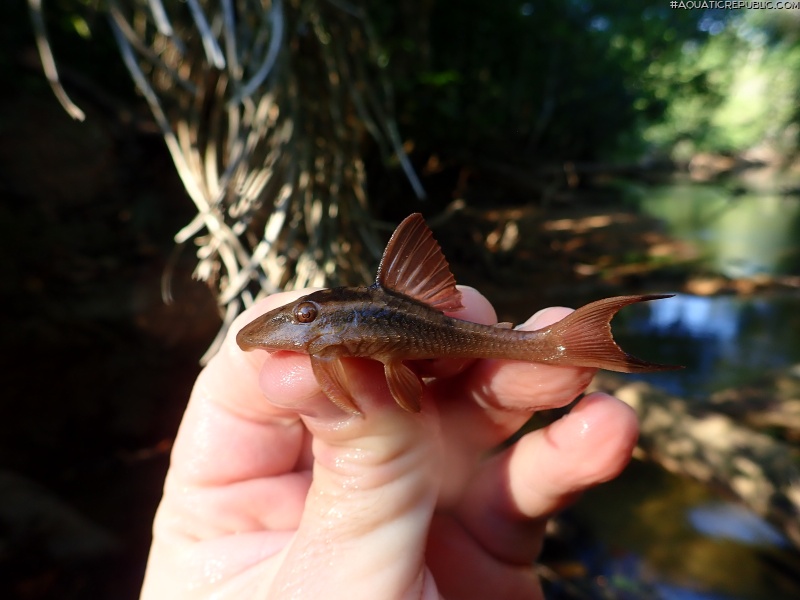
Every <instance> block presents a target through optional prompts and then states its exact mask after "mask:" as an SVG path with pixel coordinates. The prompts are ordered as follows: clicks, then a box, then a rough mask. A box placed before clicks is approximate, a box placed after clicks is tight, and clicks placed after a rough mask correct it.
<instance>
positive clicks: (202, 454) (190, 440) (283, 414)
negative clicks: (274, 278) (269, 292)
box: [170, 291, 304, 486]
mask: <svg viewBox="0 0 800 600" xmlns="http://www.w3.org/2000/svg"><path fill="white" fill-rule="evenodd" d="M302 294H303V292H302V291H298V292H285V293H281V294H275V295H273V296H270V297H269V298H267V299H266V300H265V301H263V302H260V303H258V305H256V306H254V307H251V308H249V309H248V310H246V311H244V312H243V313H242V314H241V315H239V316H238V317H237V318H236V320H234V322H233V324H232V326H231V328H230V331H228V334H227V336H226V338H225V341H224V342H223V344H222V347H221V348H220V351H219V352H218V353H217V355H216V356H214V358H213V359H212V360H211V361H210V362H209V364H208V365H207V366H206V367H205V368H204V369H203V370H202V371H201V372H200V375H199V376H198V378H197V382H196V383H195V386H194V389H193V390H192V393H191V396H190V399H189V404H188V406H187V408H186V412H185V414H184V418H183V420H182V422H181V426H180V429H179V430H178V435H177V437H176V439H175V445H174V447H173V451H172V463H171V465H170V475H171V477H172V478H177V479H178V480H180V481H181V482H182V483H183V484H186V485H203V486H215V485H226V484H229V483H232V482H237V481H244V480H249V479H253V478H258V477H269V476H274V475H277V474H281V473H286V472H288V471H291V470H292V469H293V468H294V466H295V464H296V463H297V461H298V459H299V456H300V453H301V450H302V443H303V435H304V427H303V425H302V423H301V422H300V420H299V419H298V417H297V416H296V415H295V414H292V413H290V412H287V411H282V410H281V409H279V408H277V407H275V406H274V405H272V404H270V403H268V402H266V401H265V399H264V395H263V393H262V392H261V390H260V388H259V385H258V376H259V371H260V370H261V366H262V364H263V363H264V361H265V360H266V357H267V354H266V353H264V352H242V351H241V350H240V349H239V347H238V346H237V345H236V340H235V337H236V332H237V331H239V329H241V328H242V326H243V325H244V324H245V323H247V322H249V321H251V320H252V319H254V318H255V317H256V316H257V315H259V314H261V313H263V312H265V311H267V310H270V309H272V308H274V307H277V306H280V305H282V304H285V303H287V302H290V301H291V300H292V299H294V298H297V297H299V296H301V295H302Z"/></svg>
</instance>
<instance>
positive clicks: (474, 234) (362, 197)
mask: <svg viewBox="0 0 800 600" xmlns="http://www.w3.org/2000/svg"><path fill="white" fill-rule="evenodd" d="M671 4H672V5H675V3H671V2H669V1H667V0H661V1H658V2H652V1H649V0H648V1H642V2H636V3H631V2H622V1H619V2H617V1H614V0H608V1H599V0H598V1H588V0H587V1H584V0H569V1H559V2H556V1H548V0H539V1H532V2H525V1H520V0H513V1H512V0H502V1H498V2H477V1H474V0H459V1H454V0H411V1H409V2H403V3H391V2H368V1H366V0H364V1H361V0H357V1H356V2H354V3H347V2H343V1H340V0H328V1H325V0H296V1H295V2H292V3H286V4H283V3H280V4H278V3H274V2H273V3H270V2H264V3H255V2H249V1H247V0H239V1H236V2H220V3H216V2H210V1H209V2H205V1H201V2H199V3H193V2H187V3H178V2H165V3H164V4H163V5H162V4H161V3H160V2H157V1H156V0H152V1H150V2H144V1H141V2H137V1H134V0H131V1H130V2H122V1H120V2H111V3H109V4H108V5H107V6H106V5H105V4H103V3H99V4H98V3H94V2H89V1H88V0H81V1H79V2H69V1H67V0H52V1H51V2H49V3H47V5H46V6H45V7H44V10H43V11H38V12H37V11H36V10H35V8H36V3H35V2H32V7H33V8H34V10H33V11H32V14H33V19H32V18H31V12H29V9H28V7H26V6H25V4H24V3H21V2H17V3H12V4H8V5H6V6H5V14H4V16H5V18H4V19H3V20H2V22H0V32H1V33H2V35H0V43H1V44H3V46H4V47H3V49H2V52H0V79H1V80H2V83H3V89H4V90H5V91H4V93H3V94H2V97H0V105H2V108H1V109H0V140H2V143H1V144H0V173H1V174H2V175H1V176H0V189H2V196H3V201H2V202H1V203H0V228H1V230H2V239H3V242H4V251H3V253H2V257H1V258H0V261H1V262H2V271H3V273H4V277H3V278H2V279H0V286H2V292H3V298H5V300H4V306H5V307H6V312H5V313H4V316H5V318H4V320H3V326H2V329H3V332H4V336H3V339H4V341H5V348H6V349H5V351H4V369H3V373H4V375H3V380H4V381H5V384H6V388H5V389H6V391H5V393H4V401H3V405H2V406H3V413H4V415H3V419H2V420H0V596H1V597H3V598H19V599H40V598H122V599H125V598H136V597H137V596H138V589H139V586H140V583H141V578H142V574H143V570H144V565H145V560H146V554H147V549H148V545H149V541H150V526H151V521H152V517H153V513H154V511H155V508H156V506H157V503H158V500H159V498H160V494H161V486H162V483H163V478H164V474H165V472H166V469H167V465H168V460H169V451H170V447H171V443H172V440H173V438H174V435H175V431H176V429H177V426H178V423H179V421H180V417H181V414H182V411H183V408H184V406H185V403H186V400H187V398H188V395H189V391H190V389H191V385H192V382H193V381H194V378H195V377H196V375H197V373H198V371H199V369H200V361H201V358H202V357H203V356H204V355H205V354H206V353H207V352H208V350H209V348H211V352H213V343H214V340H215V337H216V336H217V335H218V332H219V331H220V330H224V328H225V325H226V323H228V322H229V321H230V319H231V318H232V317H233V316H234V315H235V314H236V313H237V312H238V311H240V310H241V309H242V307H243V306H247V305H249V304H250V303H252V302H253V301H254V299H256V298H257V297H259V296H260V295H264V294H267V293H270V292H272V291H274V290H277V289H281V288H284V287H293V286H304V285H308V284H317V285H323V284H324V285H329V284H339V283H348V284H357V283H365V282H367V281H368V280H369V278H370V277H371V276H372V274H374V269H375V265H376V264H377V259H378V257H379V253H380V251H381V250H382V248H383V245H384V243H385V241H386V239H387V238H388V235H389V233H390V232H391V231H392V229H393V228H394V226H395V225H396V224H397V223H398V222H399V221H400V219H401V218H403V217H405V216H407V215H408V214H409V213H411V212H417V211H420V212H422V213H423V214H424V215H425V216H426V218H427V219H428V221H429V223H430V224H431V226H432V228H433V229H434V232H435V234H436V237H437V239H439V241H440V242H441V244H442V246H443V248H444V252H445V255H446V256H447V257H448V259H449V260H450V263H451V266H452V268H453V270H454V272H455V274H456V278H457V279H458V281H459V282H460V283H464V284H468V285H472V286H475V287H477V288H478V289H480V290H481V291H482V292H483V293H484V294H485V295H487V296H488V297H489V298H490V299H491V300H492V302H493V303H494V305H495V306H496V307H497V310H498V314H499V317H500V320H507V321H513V322H519V321H521V320H524V319H525V318H527V317H528V316H529V315H530V314H532V313H533V312H535V311H536V310H538V309H540V308H543V307H545V306H549V305H553V304H563V305H567V306H579V305H581V304H583V303H585V302H587V301H590V300H595V299H598V298H601V297H605V296H609V295H614V294H623V293H643V292H673V293H676V294H677V296H676V297H675V298H673V299H671V300H667V301H661V302H657V303H650V304H648V305H644V306H635V307H631V308H630V309H626V310H625V311H623V313H622V314H620V315H619V317H617V318H616V319H615V322H614V330H615V334H616V337H617V339H618V340H619V341H620V343H621V345H622V346H623V347H625V348H626V349H627V350H629V351H631V352H632V353H634V354H636V355H638V356H642V357H645V358H647V359H650V360H654V361H658V362H666V363H676V364H683V365H686V369H685V370H684V371H681V372H677V373H675V372H670V373H665V374H663V373H662V374H650V375H644V376H638V377H632V376H629V377H624V378H623V377H620V376H616V375H613V376H612V375H609V374H600V375H599V376H598V378H597V380H596V382H595V384H594V386H595V387H596V388H598V389H605V390H609V391H612V392H614V393H616V394H618V395H619V397H621V398H622V399H623V400H625V401H626V402H629V403H630V404H631V405H632V406H634V408H635V409H636V410H637V412H638V413H639V415H640V419H641V422H642V438H641V442H640V445H639V448H637V453H636V459H637V460H635V461H634V462H633V463H632V465H631V466H630V467H629V468H628V470H627V471H626V472H625V473H624V474H623V475H622V476H621V477H620V478H619V479H618V480H616V481H614V482H612V483H609V484H607V485H604V486H602V487H601V488H599V489H597V490H594V491H591V492H590V493H588V494H586V495H585V496H584V498H583V499H582V500H581V501H580V502H579V503H578V504H577V505H576V506H575V507H574V508H572V509H570V510H569V511H567V512H566V513H565V514H564V515H563V516H562V517H560V518H559V519H558V520H557V521H555V522H554V523H553V526H552V528H551V529H552V530H551V531H550V536H549V540H548V544H547V546H546V548H545V554H544V560H543V564H542V566H541V567H540V572H541V574H542V576H543V578H544V580H545V582H546V585H547V589H548V597H551V598H592V599H593V598H666V599H673V598H674V599H681V600H682V599H695V598H702V599H717V598H723V599H760V598H772V599H782V598H787V599H788V598H798V597H800V555H798V551H797V549H798V547H800V520H799V519H798V505H799V504H800V477H798V445H799V444H800V311H798V299H799V298H800V270H799V269H800V162H799V161H798V158H799V157H798V148H799V147H800V137H798V136H799V135H800V10H797V9H792V8H791V7H789V6H788V4H787V7H784V8H778V7H777V5H778V4H780V3H772V4H774V5H775V8H772V9H763V10H747V9H741V10H721V9H701V8H696V9H693V10H689V9H681V5H683V6H688V5H692V4H693V3H680V2H679V3H677V5H676V6H675V7H674V8H673V7H671V6H670V5H671ZM697 4H699V3H697ZM194 7H196V8H197V10H196V11H194V12H193V10H194ZM45 31H46V32H47V39H48V40H49V46H50V48H51V49H52V55H53V56H54V58H55V62H56V64H57V66H58V72H59V75H60V82H61V84H63V87H64V90H65V91H66V95H68V96H69V98H71V100H72V101H74V103H75V105H76V106H77V107H79V110H78V109H76V108H75V107H72V106H70V104H69V101H68V100H66V99H65V98H66V96H63V95H62V101H63V102H62V104H64V105H66V107H67V108H68V109H70V110H71V111H72V114H73V116H75V117H78V116H80V114H79V113H80V112H82V113H84V115H83V116H85V119H84V120H82V121H81V120H79V119H73V118H72V117H71V116H70V115H69V114H68V113H67V111H65V110H64V107H63V106H62V105H60V104H59V101H58V100H57V99H56V95H55V94H54V93H53V90H51V87H50V86H49V85H48V82H47V79H46V78H45V76H44V75H43V70H42V58H41V55H40V54H39V53H38V52H37V45H36V44H37V40H36V36H37V35H38V37H39V41H40V42H43V40H44V38H43V33H44V32H45ZM234 42H235V43H234ZM44 56H45V61H44V62H45V64H47V63H48V60H47V56H48V55H47V51H45V53H44ZM133 80H135V81H136V82H137V84H138V86H139V87H138V91H137V88H136V86H135V85H134V83H133ZM57 91H58V90H57ZM165 140H166V143H165ZM176 233H177V236H176ZM164 297H166V298H167V299H170V300H171V301H170V302H165V300H164ZM558 416H559V411H554V413H553V414H543V415H537V416H536V418H535V419H534V422H533V425H540V424H542V423H546V422H547V421H548V420H552V419H554V418H557V417H558Z"/></svg>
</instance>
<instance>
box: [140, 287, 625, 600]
mask: <svg viewBox="0 0 800 600" xmlns="http://www.w3.org/2000/svg"><path fill="white" fill-rule="evenodd" d="M461 289H462V291H463V294H464V296H463V303H464V305H465V307H466V309H465V310H463V311H460V312H459V313H453V316H457V317H458V318H462V319H467V320H472V321H476V322H481V323H486V324H491V323H494V322H496V316H495V313H494V310H493V309H492V307H491V305H490V304H489V302H488V301H487V300H486V299H485V298H484V297H483V296H481V295H480V294H479V293H478V292H476V291H475V290H473V289H471V288H461ZM306 293H308V290H304V291H298V292H287V293H284V294H276V295H274V296H271V297H269V298H267V299H265V300H264V301H262V302H261V303H259V304H258V305H256V306H254V307H253V308H251V309H249V310H248V311H246V312H245V314H243V315H242V316H240V317H239V318H238V319H237V321H236V323H235V324H234V326H233V328H232V331H231V332H230V334H229V335H228V338H227V340H226V342H225V344H224V347H223V348H222V350H221V351H220V353H219V354H218V355H217V356H216V357H215V358H214V359H213V360H212V362H211V363H210V364H209V365H208V366H207V367H206V368H205V369H204V370H203V371H202V372H201V374H200V375H199V377H198V379H197V382H196V384H195V388H194V390H193V392H192V395H191V398H190V401H189V405H188V407H187V410H186V414H185V415H184V418H183V422H182V424H181V427H180V430H179V432H178V435H177V437H176V439H175V445H174V448H173V452H172V462H171V466H170V470H169V473H168V474H167V480H166V483H165V487H164V497H163V499H162V501H161V505H160V507H159V510H158V514H157V516H156V519H155V523H154V527H153V531H154V538H153V545H152V548H151V551H150V559H149V562H148V566H147V573H146V576H145V582H144V586H143V589H142V598H144V599H148V600H149V599H161V598H171V599H175V598H212V597H213V598H215V599H226V598H231V599H234V598H235V599H241V598H265V599H273V598H298V599H300V598H309V599H311V598H314V599H317V598H326V599H338V598H341V599H344V600H356V599H362V598H363V599H365V600H366V599H370V600H372V599H374V598H387V599H395V598H396V599H406V598H408V599H412V598H413V599H419V598H422V599H434V598H446V599H448V600H450V599H452V600H462V599H470V598H476V599H478V598H480V599H483V598H503V599H510V600H514V599H516V598H520V599H522V598H525V599H528V600H529V599H531V598H542V593H541V588H540V583H539V581H538V578H537V577H536V574H535V570H534V568H533V564H534V562H535V560H536V558H537V556H538V554H539V552H540V549H541V544H542V537H543V533H544V527H545V525H546V523H547V519H548V518H549V517H551V516H552V515H553V514H554V513H555V512H557V511H559V510H560V509H562V508H564V507H565V506H566V505H568V504H569V503H571V502H573V501H574V500H575V498H576V497H577V496H578V495H579V494H580V492H581V491H583V490H585V489H586V488H589V487H591V486H594V485H597V484H599V483H601V482H604V481H607V480H609V479H612V478H613V477H615V476H616V475H617V474H618V473H619V472H620V471H621V470H622V469H623V468H624V466H625V465H626V464H627V462H628V461H629V459H630V456H631V451H632V449H633V447H634V445H635V442H636V437H637V433H638V429H637V423H636V418H635V416H634V414H633V413H632V411H631V410H630V409H629V408H628V407H627V406H626V405H625V404H623V403H622V402H620V401H618V400H616V399H615V398H613V397H611V396H607V395H604V394H597V393H595V394H590V395H588V396H586V397H584V398H583V399H582V400H581V401H580V402H579V403H578V404H577V406H575V407H574V408H573V410H572V411H571V412H570V414H569V415H567V416H565V417H563V418H562V419H560V420H558V421H557V422H555V423H553V424H552V425H550V426H548V427H546V428H544V429H542V430H538V431H535V432H533V433H529V434H527V435H525V436H524V437H523V438H522V439H521V440H520V441H518V442H517V443H516V444H514V445H513V446H511V447H510V448H508V449H506V450H504V451H502V452H499V453H498V452H491V451H492V450H493V449H494V448H496V447H497V445H498V444H500V443H501V442H502V441H503V440H505V439H507V438H508V437H509V436H510V435H511V434H512V433H514V432H515V431H516V430H518V429H519V427H520V426H521V425H522V424H523V423H524V422H525V421H526V420H527V419H528V418H529V416H530V414H531V413H532V412H533V411H534V410H539V409H546V408H554V407H559V406H564V405H566V404H567V403H569V402H570V401H571V400H572V399H573V398H575V397H576V396H577V395H578V394H580V393H581V392H582V391H583V390H584V389H585V388H586V386H587V385H588V383H589V382H590V380H591V378H592V376H593V374H594V369H586V368H565V367H552V366H546V365H537V364H532V363H521V362H513V361H497V360H478V361H473V362H470V363H463V362H461V363H455V362H454V361H438V362H437V363H436V364H434V365H431V367H430V368H431V369H432V370H433V371H434V372H435V373H437V374H438V375H440V377H439V378H437V379H436V380H434V381H433V383H431V384H430V385H429V386H428V387H427V390H426V392H425V397H424V399H423V405H422V411H421V412H420V413H418V414H413V413H408V412H406V411H404V410H403V409H401V408H400V407H399V406H397V404H396V403H395V402H394V400H393V399H392V397H391V396H390V394H389V391H388V388H387V386H386V382H385V379H384V375H383V369H382V366H381V365H380V364H379V363H376V362H374V361H369V360H364V359H349V360H348V361H347V370H348V374H349V377H350V380H351V382H352V392H353V396H354V398H355V399H356V400H357V402H358V405H359V407H361V409H362V411H363V413H364V414H363V417H362V416H353V415H349V414H345V413H343V412H341V411H340V410H339V409H337V408H336V407H335V406H334V405H333V404H331V403H330V401H329V400H328V399H327V397H325V396H324V394H322V392H321V391H320V389H319V386H318V385H317V382H316V380H315V378H314V376H313V374H312V372H311V366H310V363H309V360H308V357H307V356H303V355H300V354H295V353H287V352H281V353H275V354H268V353H267V352H263V351H255V352H249V353H245V352H242V351H241V350H240V349H239V348H238V347H237V346H236V344H235V342H234V335H235V333H236V331H238V329H239V328H240V327H242V326H243V325H244V324H246V323H247V322H249V321H250V320H252V319H253V318H255V317H256V316H257V315H260V314H263V313H265V312H267V311H268V310H271V309H273V308H275V307H278V306H281V305H283V304H285V303H287V302H289V301H291V300H292V299H294V298H296V297H299V296H301V295H304V294H306ZM569 312H570V311H569V310H568V309H565V308H550V309H546V310H544V311H540V312H539V313H537V314H536V315H534V316H533V317H531V319H529V320H528V322H526V323H525V325H524V328H525V329H530V330H533V329H538V328H541V327H543V326H545V325H548V324H550V323H552V322H555V321H557V320H559V319H561V318H563V317H564V316H565V315H566V314H568V313H569ZM312 472H313V476H312Z"/></svg>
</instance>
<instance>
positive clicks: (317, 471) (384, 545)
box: [261, 353, 440, 600]
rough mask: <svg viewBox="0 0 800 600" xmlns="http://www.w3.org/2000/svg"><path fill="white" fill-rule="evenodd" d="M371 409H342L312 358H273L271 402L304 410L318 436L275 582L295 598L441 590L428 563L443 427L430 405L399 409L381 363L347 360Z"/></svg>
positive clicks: (266, 381) (267, 370) (267, 378)
mask: <svg viewBox="0 0 800 600" xmlns="http://www.w3.org/2000/svg"><path fill="white" fill-rule="evenodd" d="M345 369H346V371H347V375H348V381H349V382H350V389H349V391H350V392H351V394H352V396H353V398H354V399H355V400H356V402H357V403H358V406H359V407H360V408H361V411H362V413H363V416H353V415H349V414H346V413H344V412H342V411H341V410H340V409H338V408H337V407H336V406H334V405H333V404H332V403H331V402H330V400H328V398H327V397H326V396H325V395H324V394H323V393H322V392H321V391H320V389H319V386H318V385H316V381H315V379H314V376H313V373H311V366H310V364H309V361H308V357H305V356H300V355H297V354H289V353H276V354H273V355H270V356H269V358H268V359H267V361H266V362H265V365H264V368H263V370H262V374H261V387H262V391H263V392H264V394H265V396H266V397H267V400H269V401H271V402H273V403H275V404H278V405H280V406H281V407H283V408H291V409H294V410H296V411H297V412H299V413H300V414H301V417H302V419H303V421H304V422H305V424H306V427H307V428H308V430H309V432H310V434H311V436H312V442H311V448H312V453H313V457H314V463H313V480H312V484H311V487H310V489H309V492H308V497H307V499H306V505H305V510H304V513H303V515H302V517H301V520H300V524H299V526H298V530H297V533H296V535H295V536H294V538H293V540H292V542H291V543H290V544H289V545H288V546H287V548H286V550H285V552H284V554H285V556H284V560H283V562H282V565H281V568H279V570H278V573H277V574H276V578H275V580H274V584H273V592H274V593H275V594H276V595H279V596H280V597H284V596H286V597H292V598H306V597H308V598H312V597H313V598H318V597H325V598H337V597H346V598H347V599H348V600H352V599H354V598H404V597H409V598H412V597H413V598H424V597H431V598H433V597H437V594H436V590H435V586H434V585H433V580H432V578H431V577H430V574H429V573H428V572H427V571H426V569H425V545H426V540H427V534H428V528H429V525H430V521H431V519H432V516H433V511H434V508H435V506H436V500H437V496H438V481H439V461H438V457H439V456H440V451H439V443H438V440H439V439H440V437H439V431H438V416H437V415H436V413H435V410H434V407H433V406H432V403H425V410H423V411H422V412H420V413H416V414H412V413H408V412H406V411H404V410H402V409H401V408H400V407H398V406H397V405H396V404H395V402H394V400H393V399H392V397H391V395H390V393H389V390H388V386H387V384H386V381H385V378H384V375H383V368H382V366H381V365H380V364H379V363H377V362H375V361H368V360H359V359H349V360H345Z"/></svg>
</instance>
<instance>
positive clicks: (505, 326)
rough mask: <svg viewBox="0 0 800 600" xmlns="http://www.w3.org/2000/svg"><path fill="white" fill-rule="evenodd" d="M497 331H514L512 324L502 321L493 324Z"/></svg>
mask: <svg viewBox="0 0 800 600" xmlns="http://www.w3.org/2000/svg"><path fill="white" fill-rule="evenodd" d="M494 326H495V327H497V328H498V329H514V324H513V323H509V322H508V321H503V322H502V323H495V325H494Z"/></svg>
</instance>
